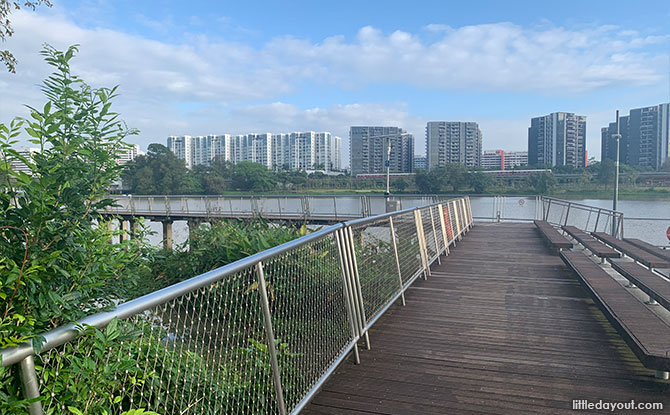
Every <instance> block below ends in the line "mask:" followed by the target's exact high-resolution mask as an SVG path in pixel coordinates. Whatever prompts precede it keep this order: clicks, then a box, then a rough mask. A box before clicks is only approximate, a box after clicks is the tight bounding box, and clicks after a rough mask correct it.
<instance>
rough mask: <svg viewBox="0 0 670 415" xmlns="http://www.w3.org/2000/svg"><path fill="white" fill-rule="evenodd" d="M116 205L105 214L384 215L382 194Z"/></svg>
mask: <svg viewBox="0 0 670 415" xmlns="http://www.w3.org/2000/svg"><path fill="white" fill-rule="evenodd" d="M110 198H112V199H114V200H115V202H116V206H113V207H110V208H108V209H107V210H106V211H105V213H108V214H113V215H130V216H147V217H151V216H166V217H171V216H177V217H179V216H184V217H208V218H209V217H217V216H228V217H240V216H242V217H243V216H254V217H256V216H263V217H269V218H276V219H300V218H320V219H323V220H331V221H341V220H347V219H353V218H365V217H369V216H373V215H378V214H382V213H384V212H386V200H387V198H386V197H385V196H383V195H336V196H335V195H334V196H326V195H313V196H308V195H267V196H266V195H257V196H142V195H127V196H117V195H112V196H110ZM445 198H448V196H445V195H398V196H392V197H391V200H395V201H398V202H399V203H400V208H401V209H408V208H414V207H419V206H424V205H426V204H428V203H434V202H437V201H439V200H444V199H445Z"/></svg>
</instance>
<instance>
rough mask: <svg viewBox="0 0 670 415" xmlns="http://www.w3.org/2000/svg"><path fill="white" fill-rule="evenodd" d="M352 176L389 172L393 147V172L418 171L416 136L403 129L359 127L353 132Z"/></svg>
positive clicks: (351, 149)
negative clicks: (389, 152)
mask: <svg viewBox="0 0 670 415" xmlns="http://www.w3.org/2000/svg"><path fill="white" fill-rule="evenodd" d="M349 145H350V162H351V164H350V166H351V174H352V175H355V174H372V173H382V172H386V160H387V157H388V146H389V145H390V146H391V157H390V160H389V161H390V163H389V165H390V170H391V173H411V172H412V171H413V170H414V136H413V135H412V134H410V133H408V132H407V131H405V130H403V129H402V128H399V127H374V126H356V127H351V128H350V129H349Z"/></svg>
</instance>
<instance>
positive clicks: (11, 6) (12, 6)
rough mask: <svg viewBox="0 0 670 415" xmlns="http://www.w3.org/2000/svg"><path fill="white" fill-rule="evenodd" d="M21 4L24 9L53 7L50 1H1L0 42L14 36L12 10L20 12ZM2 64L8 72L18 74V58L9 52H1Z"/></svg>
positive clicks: (0, 60) (0, 59)
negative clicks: (41, 6)
mask: <svg viewBox="0 0 670 415" xmlns="http://www.w3.org/2000/svg"><path fill="white" fill-rule="evenodd" d="M21 3H23V7H26V8H29V9H32V10H35V8H36V7H37V6H40V5H42V4H43V5H45V6H47V7H51V2H50V1H49V0H36V1H28V0H24V1H23V2H21V1H16V0H0V41H1V42H4V41H5V40H7V38H9V37H11V36H12V35H13V34H14V29H13V28H12V23H11V22H10V20H9V14H10V13H11V12H12V10H19V9H20V8H21ZM0 62H2V63H4V64H5V66H6V67H7V70H8V71H9V72H11V73H16V64H17V63H18V62H17V61H16V58H15V57H14V55H13V54H12V53H11V52H10V51H8V50H0Z"/></svg>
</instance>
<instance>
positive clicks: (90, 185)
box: [0, 45, 148, 414]
mask: <svg viewBox="0 0 670 415" xmlns="http://www.w3.org/2000/svg"><path fill="white" fill-rule="evenodd" d="M76 53H77V47H74V46H73V47H70V48H69V49H68V50H67V51H65V52H61V51H57V50H55V49H54V48H52V47H51V46H48V45H47V46H45V47H44V50H43V51H42V55H43V56H44V58H45V61H46V62H47V63H48V64H49V65H51V66H52V67H54V68H55V72H54V73H53V74H52V75H51V76H49V77H48V78H47V79H46V80H45V81H44V83H43V85H42V90H43V91H44V93H45V95H46V97H47V102H46V104H45V105H44V106H42V107H40V108H37V107H29V108H30V118H29V119H26V120H21V119H16V120H14V121H12V122H11V123H10V124H9V126H6V125H3V124H0V153H2V161H1V162H0V171H2V172H3V175H4V177H5V178H6V180H7V182H6V183H5V184H4V191H3V192H0V299H1V300H2V301H1V302H0V348H2V347H7V346H11V345H15V344H17V343H21V342H24V341H26V340H27V339H30V338H34V336H35V335H36V334H38V333H42V332H44V331H46V330H48V329H51V328H54V327H56V326H59V325H61V324H63V323H66V322H70V321H74V320H76V319H78V318H80V317H82V316H83V315H84V314H86V313H92V312H94V311H96V310H98V309H99V308H100V307H101V306H106V305H111V304H112V302H113V301H114V300H119V299H123V298H127V297H128V296H129V295H130V293H131V291H132V290H133V289H134V288H135V287H136V285H137V282H138V281H139V279H140V278H142V276H143V275H144V272H146V271H147V270H148V268H147V267H145V265H144V262H143V261H142V259H141V258H142V253H143V251H142V249H141V245H140V244H141V238H140V239H135V240H133V241H126V242H123V243H122V244H110V243H109V240H110V238H111V236H112V235H113V233H112V232H111V231H110V230H109V228H108V226H106V223H105V221H104V219H103V217H102V210H104V209H105V208H107V207H109V206H110V205H112V204H113V203H114V202H113V200H111V199H109V198H107V197H106V194H107V190H108V188H109V186H110V185H111V184H112V183H113V182H114V181H115V180H116V179H117V178H118V176H119V173H120V167H118V165H117V163H116V161H115V159H116V158H118V156H119V155H120V153H121V152H122V151H124V150H125V149H127V145H126V144H125V143H124V139H125V138H126V137H127V136H128V135H131V134H134V133H135V130H131V129H128V128H127V127H126V126H125V124H124V123H123V122H122V121H121V120H120V119H119V116H118V114H116V113H115V112H112V111H111V105H112V100H113V99H114V98H115V97H116V90H117V89H116V87H115V88H92V87H90V86H89V85H87V84H86V83H85V82H84V81H83V80H82V79H80V78H79V77H77V76H76V75H73V74H72V73H71V71H70V60H71V59H72V58H73V57H74V56H75V54H76ZM21 131H24V132H25V133H26V134H28V135H29V136H30V137H31V139H30V141H31V142H32V143H33V144H35V145H37V146H39V148H40V150H41V152H40V153H38V154H35V155H34V157H33V158H32V159H28V158H25V157H23V156H22V155H21V154H19V153H18V152H17V151H15V150H14V149H13V145H14V144H16V137H18V135H19V134H20V133H21ZM16 160H18V161H21V162H23V163H24V164H25V165H26V166H27V169H28V173H24V172H21V171H17V170H15V169H13V168H12V162H13V161H16ZM34 340H35V342H34V343H33V344H34V345H39V343H40V342H39V339H38V338H34ZM80 369H82V370H84V369H83V368H80ZM12 370H13V369H7V368H3V369H0V396H2V399H0V413H2V414H15V413H25V411H24V410H22V408H21V403H20V394H19V392H18V389H19V388H18V387H17V384H16V383H17V381H16V379H17V378H16V376H14V375H12V373H11V371H12ZM44 380H45V381H46V378H45V379H44ZM60 387H61V388H63V390H65V389H69V388H70V387H75V385H73V384H67V385H60ZM77 399H80V400H82V399H83V400H85V399H86V396H85V395H82V396H79V397H78V398H77ZM73 402H74V403H77V402H80V401H73ZM101 409H102V408H97V407H96V408H95V409H93V408H92V412H93V413H103V411H102V410H101Z"/></svg>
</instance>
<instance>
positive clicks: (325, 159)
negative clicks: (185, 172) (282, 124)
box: [167, 131, 342, 171]
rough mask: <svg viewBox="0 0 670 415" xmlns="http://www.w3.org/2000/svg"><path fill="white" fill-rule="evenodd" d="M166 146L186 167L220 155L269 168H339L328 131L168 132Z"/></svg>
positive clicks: (337, 145) (336, 144)
mask: <svg viewBox="0 0 670 415" xmlns="http://www.w3.org/2000/svg"><path fill="white" fill-rule="evenodd" d="M167 143H168V148H169V149H170V150H171V151H172V152H173V153H174V154H175V155H176V156H177V157H178V158H180V159H182V160H184V161H185V163H186V167H188V168H191V167H193V166H199V165H204V166H209V165H210V164H211V162H212V161H213V160H214V159H215V158H216V157H220V158H221V159H223V160H226V161H230V162H232V163H239V162H242V161H251V162H254V163H259V164H262V165H264V166H266V167H267V168H269V169H280V170H323V171H339V170H340V169H341V166H340V159H341V158H340V151H341V148H342V141H341V139H340V137H336V136H332V135H331V134H330V133H329V132H314V131H307V132H294V133H290V134H271V133H260V134H242V135H230V134H222V135H207V136H194V137H192V136H171V137H168V140H167Z"/></svg>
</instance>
